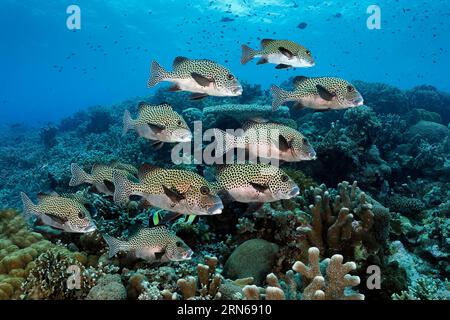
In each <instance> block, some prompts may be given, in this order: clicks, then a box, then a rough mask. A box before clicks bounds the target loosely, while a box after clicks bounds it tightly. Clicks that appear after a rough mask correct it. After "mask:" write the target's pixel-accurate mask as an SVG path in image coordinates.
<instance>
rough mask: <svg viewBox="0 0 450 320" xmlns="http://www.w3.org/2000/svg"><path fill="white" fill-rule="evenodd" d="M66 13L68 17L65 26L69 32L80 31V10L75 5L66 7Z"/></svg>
mask: <svg viewBox="0 0 450 320" xmlns="http://www.w3.org/2000/svg"><path fill="white" fill-rule="evenodd" d="M66 13H67V14H68V15H69V16H68V17H67V19H66V26H67V29H69V30H80V29H81V9H80V7H79V6H77V5H76V4H72V5H70V6H68V7H67V9H66Z"/></svg>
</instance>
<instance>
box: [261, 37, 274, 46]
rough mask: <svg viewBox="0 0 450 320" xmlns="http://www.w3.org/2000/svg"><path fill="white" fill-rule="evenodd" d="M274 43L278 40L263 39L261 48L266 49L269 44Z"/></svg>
mask: <svg viewBox="0 0 450 320" xmlns="http://www.w3.org/2000/svg"><path fill="white" fill-rule="evenodd" d="M274 41H276V40H274V39H262V40H261V46H262V47H263V48H265V47H267V46H268V45H269V44H271V43H272V42H274Z"/></svg>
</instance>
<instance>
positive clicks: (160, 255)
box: [155, 250, 166, 260]
mask: <svg viewBox="0 0 450 320" xmlns="http://www.w3.org/2000/svg"><path fill="white" fill-rule="evenodd" d="M165 254H166V250H163V251H161V252H155V258H156V260H161V259H162V257H163V256H164V255H165Z"/></svg>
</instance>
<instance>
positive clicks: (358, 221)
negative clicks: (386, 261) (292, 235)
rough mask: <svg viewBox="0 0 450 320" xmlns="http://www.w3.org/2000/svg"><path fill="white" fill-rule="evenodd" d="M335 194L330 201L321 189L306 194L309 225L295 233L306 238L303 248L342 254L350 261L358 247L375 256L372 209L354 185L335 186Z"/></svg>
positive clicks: (342, 184) (327, 194)
mask: <svg viewBox="0 0 450 320" xmlns="http://www.w3.org/2000/svg"><path fill="white" fill-rule="evenodd" d="M337 191H338V194H337V195H336V196H335V197H334V200H332V198H331V195H330V192H329V191H327V190H326V187H325V186H324V185H322V186H320V187H318V188H312V189H310V191H309V194H310V196H311V197H313V198H314V201H315V203H314V205H310V206H309V209H310V212H311V222H310V224H307V225H305V226H301V227H299V228H297V230H298V231H299V232H300V233H301V234H303V235H305V236H306V239H305V240H307V242H308V244H307V246H306V247H311V246H315V247H318V248H319V250H320V251H321V252H324V253H326V254H334V253H342V252H344V253H346V254H347V256H349V257H354V256H355V254H354V252H353V253H352V252H351V251H349V250H352V251H354V250H355V249H356V248H357V247H358V246H363V247H364V249H365V250H366V251H367V252H369V253H370V252H377V250H378V249H379V246H380V245H379V244H378V243H377V241H376V237H375V234H374V228H373V226H374V212H373V210H372V209H373V205H372V204H371V203H369V201H368V198H367V196H366V194H365V193H364V192H362V191H360V190H359V188H358V187H357V183H356V181H355V182H354V183H353V184H352V185H350V184H349V183H348V182H346V181H344V182H342V183H340V184H339V185H338V190H337Z"/></svg>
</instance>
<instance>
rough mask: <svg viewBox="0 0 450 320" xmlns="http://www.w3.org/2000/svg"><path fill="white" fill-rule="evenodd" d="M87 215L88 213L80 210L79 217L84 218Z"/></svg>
mask: <svg viewBox="0 0 450 320" xmlns="http://www.w3.org/2000/svg"><path fill="white" fill-rule="evenodd" d="M85 217H86V215H85V214H84V212H78V218H80V219H84V218H85Z"/></svg>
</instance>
